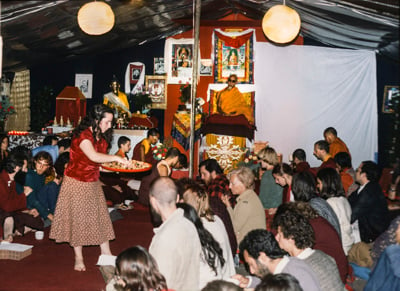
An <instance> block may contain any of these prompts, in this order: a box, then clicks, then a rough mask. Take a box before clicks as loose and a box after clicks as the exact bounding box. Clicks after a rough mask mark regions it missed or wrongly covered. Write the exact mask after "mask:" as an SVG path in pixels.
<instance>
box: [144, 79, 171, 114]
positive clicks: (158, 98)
mask: <svg viewBox="0 0 400 291" xmlns="http://www.w3.org/2000/svg"><path fill="white" fill-rule="evenodd" d="M146 91H148V92H149V97H150V98H151V101H152V104H151V108H153V109H167V77H166V76H157V75H148V76H146Z"/></svg>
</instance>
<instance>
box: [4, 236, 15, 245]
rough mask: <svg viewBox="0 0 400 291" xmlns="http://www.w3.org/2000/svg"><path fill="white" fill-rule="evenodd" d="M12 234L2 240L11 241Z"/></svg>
mask: <svg viewBox="0 0 400 291" xmlns="http://www.w3.org/2000/svg"><path fill="white" fill-rule="evenodd" d="M13 239H14V238H13V235H12V234H9V235H8V236H7V237H6V238H5V239H4V240H5V241H6V242H9V243H12V241H13Z"/></svg>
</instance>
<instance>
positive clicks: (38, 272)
mask: <svg viewBox="0 0 400 291" xmlns="http://www.w3.org/2000/svg"><path fill="white" fill-rule="evenodd" d="M134 206H135V208H134V209H133V210H128V211H120V213H121V214H122V216H124V218H123V219H121V220H117V221H115V222H114V223H113V225H114V231H115V235H116V239H115V240H114V241H112V242H111V244H110V245H111V251H112V252H113V254H114V255H117V254H118V253H120V252H121V251H123V250H124V249H126V248H128V247H131V246H134V245H142V246H143V247H145V248H148V246H149V244H150V241H151V238H152V237H153V227H152V225H151V223H150V214H149V210H148V208H145V207H143V206H141V205H138V204H135V205H134ZM49 231H50V228H47V229H46V230H45V237H44V239H43V240H42V241H37V240H35V237H34V234H33V233H28V234H26V235H25V236H24V237H16V238H15V239H14V242H15V243H22V244H29V245H33V246H34V247H33V249H32V254H31V255H30V256H28V257H26V258H24V259H22V260H21V261H13V260H0V290H1V291H13V290H24V291H27V290H29V291H35V290H49V291H50V290H51V291H58V290H68V291H71V290H82V291H95V290H103V289H105V283H104V280H103V277H102V275H101V273H100V271H99V267H98V266H97V265H96V263H97V259H98V256H99V255H100V248H99V247H95V246H93V247H84V248H83V255H84V258H85V264H86V272H76V271H74V270H73V266H74V254H73V249H72V248H71V247H70V246H69V245H68V244H66V243H62V244H57V243H55V242H54V241H53V240H49Z"/></svg>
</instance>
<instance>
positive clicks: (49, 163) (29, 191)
mask: <svg viewBox="0 0 400 291" xmlns="http://www.w3.org/2000/svg"><path fill="white" fill-rule="evenodd" d="M70 144H71V140H70V139H68V138H65V139H62V140H58V138H57V137H56V136H52V135H51V136H47V137H46V138H45V139H44V140H43V142H42V145H41V146H39V147H37V148H34V149H30V148H27V147H25V146H16V147H14V148H12V149H11V150H9V149H8V146H9V144H8V137H7V136H6V135H5V136H4V137H3V139H2V147H1V151H2V160H1V169H0V171H1V173H0V176H1V177H0V185H1V186H0V187H1V190H0V223H1V225H0V226H1V227H0V229H2V233H1V235H0V237H1V238H2V239H3V240H6V241H8V242H12V241H13V240H14V237H15V236H18V235H24V234H26V233H27V232H30V231H32V230H33V231H36V230H43V229H44V228H45V227H48V226H50V225H51V222H52V220H53V215H54V211H55V205H56V202H57V198H58V193H59V191H60V185H61V183H62V178H63V174H64V169H65V167H66V165H67V163H68V161H69V147H70ZM3 145H4V146H3Z"/></svg>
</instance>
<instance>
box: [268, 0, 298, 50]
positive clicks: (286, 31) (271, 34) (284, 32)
mask: <svg viewBox="0 0 400 291" xmlns="http://www.w3.org/2000/svg"><path fill="white" fill-rule="evenodd" d="M300 24H301V22H300V16H299V14H298V13H297V12H296V10H294V9H292V8H290V7H288V6H286V5H275V6H272V7H271V8H270V9H269V10H268V11H267V13H265V15H264V18H263V20H262V29H263V31H264V33H265V35H266V36H267V37H268V39H270V40H271V41H273V42H276V43H288V42H290V41H292V40H293V39H294V38H295V37H296V36H297V35H298V34H299V31H300Z"/></svg>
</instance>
